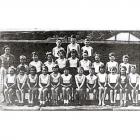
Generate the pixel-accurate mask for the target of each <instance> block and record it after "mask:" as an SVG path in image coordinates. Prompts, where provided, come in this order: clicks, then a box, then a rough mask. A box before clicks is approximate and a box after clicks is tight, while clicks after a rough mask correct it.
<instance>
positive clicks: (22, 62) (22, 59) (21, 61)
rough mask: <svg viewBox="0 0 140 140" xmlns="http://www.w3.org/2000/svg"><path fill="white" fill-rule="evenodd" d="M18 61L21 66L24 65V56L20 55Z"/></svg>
mask: <svg viewBox="0 0 140 140" xmlns="http://www.w3.org/2000/svg"><path fill="white" fill-rule="evenodd" d="M19 59H20V63H21V64H24V63H25V62H26V56H24V55H21V56H20V57H19Z"/></svg>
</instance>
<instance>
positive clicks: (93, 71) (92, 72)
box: [89, 67, 95, 75]
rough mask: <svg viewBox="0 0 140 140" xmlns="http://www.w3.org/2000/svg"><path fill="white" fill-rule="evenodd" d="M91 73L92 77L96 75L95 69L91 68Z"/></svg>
mask: <svg viewBox="0 0 140 140" xmlns="http://www.w3.org/2000/svg"><path fill="white" fill-rule="evenodd" d="M89 73H90V74H91V75H93V74H95V68H93V67H91V68H90V69H89Z"/></svg>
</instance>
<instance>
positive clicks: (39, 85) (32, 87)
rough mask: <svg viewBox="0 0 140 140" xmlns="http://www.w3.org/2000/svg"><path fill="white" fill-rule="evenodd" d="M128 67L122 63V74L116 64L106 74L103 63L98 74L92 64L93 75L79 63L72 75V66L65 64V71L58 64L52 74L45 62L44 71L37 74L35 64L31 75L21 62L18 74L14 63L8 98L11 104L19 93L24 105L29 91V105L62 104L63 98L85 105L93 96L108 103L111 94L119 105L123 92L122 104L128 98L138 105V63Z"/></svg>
mask: <svg viewBox="0 0 140 140" xmlns="http://www.w3.org/2000/svg"><path fill="white" fill-rule="evenodd" d="M126 70H127V69H126V67H125V66H122V67H121V70H120V74H118V73H117V68H116V67H112V69H111V72H110V73H109V74H106V73H105V67H104V66H100V68H99V73H98V74H95V69H94V68H90V70H89V75H87V76H85V75H84V74H83V73H84V69H83V68H82V67H79V68H78V70H77V72H78V73H77V74H76V75H75V76H72V74H70V73H69V68H65V69H64V74H62V75H61V74H60V73H59V67H58V65H54V67H53V72H52V73H51V74H50V75H49V74H48V67H47V66H42V73H41V74H37V71H36V68H35V67H34V66H31V67H30V71H29V75H27V74H26V68H25V67H24V66H21V67H20V68H19V72H18V74H17V75H16V71H15V68H14V67H12V66H11V67H9V69H8V74H7V76H6V80H5V81H6V82H5V90H4V95H5V100H6V103H7V105H9V104H13V97H15V98H16V99H17V104H18V105H24V104H25V101H26V100H25V94H26V93H28V95H29V96H28V105H29V106H33V105H40V106H46V105H47V104H48V105H58V104H59V103H60V102H61V103H63V104H64V105H68V104H69V103H70V102H72V101H73V102H74V103H76V104H78V105H84V104H85V103H86V102H87V101H89V100H95V101H98V105H99V106H101V105H102V106H104V105H106V103H107V102H105V101H106V98H107V97H108V100H109V104H110V105H116V100H117V99H116V98H117V94H119V97H120V98H119V99H120V106H126V105H127V101H128V100H129V102H131V103H132V104H133V105H137V104H138V86H139V85H138V78H139V75H138V74H137V73H136V67H135V66H132V67H131V73H130V74H129V75H128V74H127V73H126ZM15 93H16V94H15ZM15 95H16V96H15ZM15 103H16V102H15Z"/></svg>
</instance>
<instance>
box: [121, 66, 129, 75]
mask: <svg viewBox="0 0 140 140" xmlns="http://www.w3.org/2000/svg"><path fill="white" fill-rule="evenodd" d="M126 70H127V69H126V67H125V66H122V67H121V68H120V72H121V74H126Z"/></svg>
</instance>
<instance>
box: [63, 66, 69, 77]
mask: <svg viewBox="0 0 140 140" xmlns="http://www.w3.org/2000/svg"><path fill="white" fill-rule="evenodd" d="M64 74H65V75H68V74H69V68H68V67H66V68H65V69H64Z"/></svg>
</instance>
